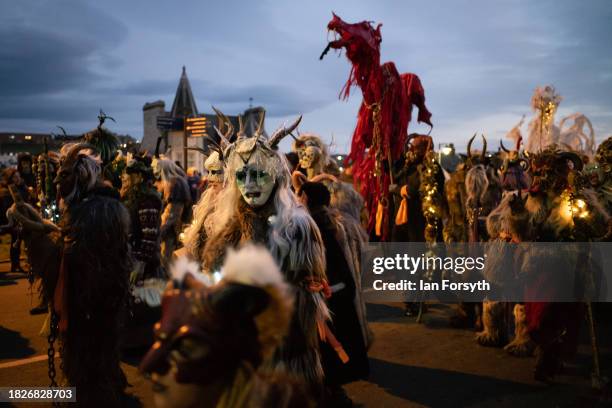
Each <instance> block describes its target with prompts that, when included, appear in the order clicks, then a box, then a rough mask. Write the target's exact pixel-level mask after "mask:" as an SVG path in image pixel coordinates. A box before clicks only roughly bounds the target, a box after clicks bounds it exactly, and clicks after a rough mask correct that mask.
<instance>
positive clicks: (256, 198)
mask: <svg viewBox="0 0 612 408" xmlns="http://www.w3.org/2000/svg"><path fill="white" fill-rule="evenodd" d="M235 176H236V184H237V185H238V189H239V190H240V194H242V198H243V199H244V201H245V202H246V203H247V204H248V205H250V206H251V207H261V206H262V205H264V204H266V203H267V202H268V199H269V198H270V195H271V194H272V190H274V186H275V184H276V183H275V180H274V177H272V175H271V174H269V173H267V172H266V171H264V170H263V169H261V168H260V167H259V166H257V165H256V164H249V163H247V164H246V165H245V166H244V167H242V168H241V169H239V170H237V171H236V173H235Z"/></svg>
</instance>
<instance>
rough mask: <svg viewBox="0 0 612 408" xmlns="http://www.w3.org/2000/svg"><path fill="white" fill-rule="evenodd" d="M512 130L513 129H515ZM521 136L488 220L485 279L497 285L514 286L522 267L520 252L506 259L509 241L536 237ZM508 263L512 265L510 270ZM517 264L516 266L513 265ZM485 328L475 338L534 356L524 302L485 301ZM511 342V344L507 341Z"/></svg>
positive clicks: (508, 155) (507, 157)
mask: <svg viewBox="0 0 612 408" xmlns="http://www.w3.org/2000/svg"><path fill="white" fill-rule="evenodd" d="M515 130H516V127H515V129H513V130H512V131H511V132H513V131H515ZM520 146H521V137H520V135H519V136H518V138H517V141H516V148H515V150H509V149H506V147H505V146H504V145H503V143H501V142H500V147H501V150H502V151H503V152H504V155H503V164H502V166H501V168H500V173H501V185H502V187H503V189H504V192H503V197H502V200H501V203H500V204H499V205H498V206H497V207H495V208H494V209H493V211H491V212H490V213H489V215H488V216H487V219H486V227H487V235H488V237H489V242H490V244H489V245H488V251H487V254H488V262H487V265H486V269H485V273H484V274H485V278H487V280H488V281H489V282H494V283H496V284H497V285H498V286H504V287H506V286H508V285H511V284H512V282H514V281H515V280H516V279H517V278H518V274H517V273H516V271H515V269H520V265H521V262H522V255H521V252H517V253H518V254H519V255H517V257H516V258H513V259H507V256H508V255H507V253H506V250H507V249H508V246H507V245H506V244H507V243H520V242H524V241H530V240H532V239H533V234H532V225H531V219H530V217H529V213H528V212H527V210H526V209H525V202H526V199H527V195H526V193H525V194H523V191H526V190H527V189H528V188H529V185H530V179H529V176H528V174H527V172H526V170H528V168H529V161H528V160H527V159H526V158H525V157H522V155H521V153H520ZM508 265H512V266H513V267H510V268H509V270H508ZM514 266H515V268H514ZM511 310H512V312H511V314H512V316H513V317H514V326H515V330H514V331H515V336H514V339H513V340H512V341H511V342H510V343H508V341H507V340H508V339H507V337H508V335H507V333H506V328H507V327H508V320H510V319H511V318H512V317H511V316H510V311H511ZM482 326H483V330H482V331H480V332H479V333H477V334H476V341H477V342H478V343H479V344H481V345H483V346H505V347H504V350H506V351H507V352H508V353H510V354H512V355H515V356H519V357H522V356H528V355H531V354H532V352H533V349H534V344H533V342H532V341H531V339H530V337H529V333H528V332H527V326H526V318H525V305H524V304H522V303H520V304H514V303H505V302H498V301H490V300H485V301H484V302H483V312H482ZM507 343H508V344H507Z"/></svg>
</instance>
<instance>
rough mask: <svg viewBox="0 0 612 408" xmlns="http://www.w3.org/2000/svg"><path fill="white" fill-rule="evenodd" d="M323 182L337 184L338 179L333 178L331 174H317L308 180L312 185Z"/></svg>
mask: <svg viewBox="0 0 612 408" xmlns="http://www.w3.org/2000/svg"><path fill="white" fill-rule="evenodd" d="M300 174H301V173H300ZM325 180H327V181H331V182H332V183H337V182H338V179H337V178H336V177H334V176H333V175H331V174H327V173H321V174H317V175H316V176H314V177H313V178H312V179H310V181H311V182H312V183H320V182H321V181H325Z"/></svg>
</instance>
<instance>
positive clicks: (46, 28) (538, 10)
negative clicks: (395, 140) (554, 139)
mask: <svg viewBox="0 0 612 408" xmlns="http://www.w3.org/2000/svg"><path fill="white" fill-rule="evenodd" d="M332 10H334V11H336V12H337V13H338V14H339V15H340V16H341V17H343V18H344V19H346V20H347V21H360V20H364V19H367V20H374V21H376V22H382V23H383V24H384V25H383V28H382V34H383V42H382V56H381V59H382V61H389V60H391V61H394V62H395V63H396V65H397V68H398V70H399V71H400V72H415V73H417V74H418V75H419V76H420V77H421V80H422V82H423V84H424V86H425V90H426V96H427V104H428V107H429V108H430V110H431V111H432V112H433V115H434V116H433V120H434V124H435V128H434V131H433V136H434V138H435V140H436V142H447V141H454V142H455V143H456V145H457V146H458V148H459V149H461V148H462V147H464V146H465V142H466V141H467V139H468V138H469V136H470V135H471V134H473V132H474V131H476V130H479V131H484V132H486V133H487V134H488V135H491V137H500V135H503V134H505V132H506V131H508V130H509V129H510V128H511V127H512V126H513V125H514V124H515V123H516V122H517V121H518V119H520V116H521V115H522V114H530V108H529V99H530V97H531V93H532V92H533V89H534V88H535V87H536V86H538V85H543V84H548V83H552V84H554V85H555V86H556V87H557V89H558V90H559V92H560V93H561V95H563V97H564V101H563V103H562V104H561V111H560V114H561V112H566V110H568V111H569V110H571V109H580V111H581V112H583V113H585V114H586V115H587V116H589V117H591V119H592V121H593V124H594V126H595V128H596V130H597V132H598V138H600V137H601V136H602V135H607V134H610V133H612V117H610V115H609V114H608V113H609V112H611V111H612V100H611V98H610V95H612V76H611V75H610V72H612V56H611V55H610V46H609V38H610V36H611V35H612V28H611V27H610V25H609V21H610V20H612V7H611V6H610V3H609V0H593V1H590V2H589V3H588V4H582V3H577V2H574V1H570V0H562V1H558V0H544V1H538V2H533V1H530V0H516V1H512V2H490V1H486V0H458V1H454V2H448V1H442V0H432V1H429V2H420V3H419V2H406V1H403V0H389V1H386V2H385V3H384V6H383V5H380V4H378V3H372V2H367V1H352V0H339V1H333V2H314V3H309V4H307V5H306V4H304V3H295V2H282V1H280V0H264V1H258V2H244V1H238V0H230V1H229V2H202V1H195V0H194V1H186V2H183V3H181V7H177V6H176V4H174V3H172V2H155V3H153V2H150V1H146V0H132V1H128V2H126V1H121V0H108V1H106V2H104V3H100V2H94V1H93V0H55V1H52V0H28V1H16V2H8V3H7V4H6V5H4V7H3V13H2V15H1V16H0V93H1V95H2V98H0V127H2V128H5V130H14V131H35V130H37V131H44V130H47V129H49V128H52V127H54V126H55V125H56V124H58V122H61V124H64V125H66V126H67V128H70V129H74V130H73V131H74V132H77V131H78V132H81V131H84V130H87V129H89V128H91V127H93V125H94V124H95V116H96V114H97V111H98V109H99V108H103V109H104V110H105V111H107V112H108V113H109V114H111V115H112V116H114V117H115V118H116V119H117V121H118V123H117V125H116V127H117V131H119V132H122V133H126V132H127V133H131V134H132V135H134V136H140V135H141V134H142V106H143V104H144V103H145V102H148V101H153V100H158V99H163V100H165V101H166V104H167V105H168V106H170V105H171V104H172V98H173V96H174V93H175V91H176V87H177V84H178V79H179V76H180V70H181V66H183V65H186V66H187V72H188V75H189V78H190V80H191V83H192V88H193V92H194V96H195V98H196V101H197V104H198V107H199V109H200V110H201V111H209V110H210V108H209V106H210V105H211V104H215V105H216V106H219V107H220V108H222V109H223V110H225V111H227V112H228V113H231V114H235V113H238V112H241V111H242V110H244V109H245V108H246V107H248V104H249V98H250V97H252V98H254V104H256V105H263V106H265V107H266V108H267V109H268V117H269V121H268V123H269V127H270V128H274V127H275V126H276V125H277V124H278V123H279V122H280V121H281V120H287V119H289V118H290V117H291V116H292V115H295V114H296V113H305V116H304V121H303V127H304V128H306V129H308V130H311V131H315V132H318V133H320V134H322V135H323V136H324V137H326V138H328V139H329V138H330V137H331V134H332V133H333V134H334V137H335V139H336V144H337V145H338V146H339V148H343V149H348V146H349V145H350V143H349V141H350V136H351V134H352V132H353V129H354V126H355V120H356V114H357V108H358V105H359V102H360V100H361V96H360V92H359V91H358V90H355V91H354V92H353V93H352V94H351V98H350V100H349V101H348V103H347V102H344V101H339V100H338V98H337V96H338V92H339V91H340V89H341V87H342V85H343V84H344V83H345V81H346V79H347V77H348V75H349V71H350V64H349V62H348V61H347V59H346V58H345V56H344V55H340V56H339V58H335V57H334V54H333V53H330V54H329V55H328V56H327V57H326V58H325V60H323V61H319V60H318V56H319V54H320V52H321V50H322V49H323V47H324V45H325V43H326V37H325V27H326V24H327V22H328V21H329V19H330V17H331V11H332ZM560 114H559V115H558V117H559V118H560V117H561V115H560ZM7 126H11V127H12V128H11V129H7V128H6V127H7ZM15 126H17V127H18V128H15ZM411 130H425V129H422V128H421V127H420V126H417V125H414V124H411Z"/></svg>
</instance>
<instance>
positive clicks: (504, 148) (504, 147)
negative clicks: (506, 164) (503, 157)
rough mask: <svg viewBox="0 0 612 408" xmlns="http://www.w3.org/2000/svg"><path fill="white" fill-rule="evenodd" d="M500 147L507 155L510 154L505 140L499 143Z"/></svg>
mask: <svg viewBox="0 0 612 408" xmlns="http://www.w3.org/2000/svg"><path fill="white" fill-rule="evenodd" d="M499 147H500V148H501V149H502V150H503V151H504V152H506V153H510V150H508V149H506V146H504V142H503V140H500V141H499Z"/></svg>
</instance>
